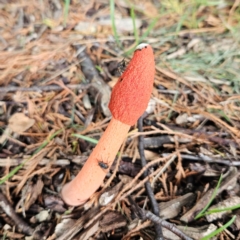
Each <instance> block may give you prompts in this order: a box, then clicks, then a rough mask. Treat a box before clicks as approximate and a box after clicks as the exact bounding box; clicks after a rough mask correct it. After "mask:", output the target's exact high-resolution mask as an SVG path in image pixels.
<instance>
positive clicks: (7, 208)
mask: <svg viewBox="0 0 240 240" xmlns="http://www.w3.org/2000/svg"><path fill="white" fill-rule="evenodd" d="M0 206H1V208H2V210H3V211H4V212H5V213H6V214H7V215H8V216H9V217H10V218H11V219H12V220H13V221H14V223H15V225H16V227H17V229H18V230H19V231H20V232H22V233H24V234H27V235H29V236H32V235H33V233H34V229H33V228H31V227H30V226H28V224H27V223H26V222H24V221H23V220H22V219H21V218H20V217H19V216H18V215H17V214H16V213H15V211H14V209H13V208H12V206H11V205H10V203H9V202H8V200H7V199H6V198H5V196H4V195H3V194H2V193H1V192H0Z"/></svg>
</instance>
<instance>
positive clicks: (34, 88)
mask: <svg viewBox="0 0 240 240" xmlns="http://www.w3.org/2000/svg"><path fill="white" fill-rule="evenodd" d="M89 86H90V84H68V85H66V87H67V88H70V89H76V90H79V89H87V88H89ZM62 89H63V87H61V86H59V85H47V86H32V87H16V86H7V87H1V88H0V92H16V91H21V92H39V91H44V92H49V91H58V90H62Z"/></svg>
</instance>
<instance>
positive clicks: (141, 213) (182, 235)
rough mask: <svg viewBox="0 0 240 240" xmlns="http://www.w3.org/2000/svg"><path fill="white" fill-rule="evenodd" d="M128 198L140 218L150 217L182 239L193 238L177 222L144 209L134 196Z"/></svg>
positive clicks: (190, 239) (189, 239) (188, 239)
mask: <svg viewBox="0 0 240 240" xmlns="http://www.w3.org/2000/svg"><path fill="white" fill-rule="evenodd" d="M128 200H129V202H130V204H131V207H132V209H133V211H134V213H135V214H136V215H137V216H138V218H140V219H142V220H146V219H149V220H150V221H152V222H154V223H155V224H160V225H162V226H163V227H165V228H167V229H168V230H170V231H171V232H173V233H174V234H176V235H177V236H178V237H180V238H181V239H184V240H193V239H192V238H190V237H188V236H187V235H186V234H185V233H183V232H182V231H180V230H179V229H178V228H177V227H176V225H175V224H172V223H169V222H167V221H165V220H163V219H161V218H160V217H158V216H156V215H154V214H153V213H151V212H150V211H144V210H143V209H141V208H140V207H139V206H138V205H137V204H136V203H135V202H134V201H133V199H132V197H130V196H129V197H128Z"/></svg>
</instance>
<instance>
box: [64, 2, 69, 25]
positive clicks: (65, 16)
mask: <svg viewBox="0 0 240 240" xmlns="http://www.w3.org/2000/svg"><path fill="white" fill-rule="evenodd" d="M69 5H70V0H65V1H64V22H63V25H64V27H66V25H67V18H68V11H69Z"/></svg>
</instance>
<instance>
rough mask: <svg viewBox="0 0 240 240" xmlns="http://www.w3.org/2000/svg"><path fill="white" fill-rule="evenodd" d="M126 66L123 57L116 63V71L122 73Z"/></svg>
mask: <svg viewBox="0 0 240 240" xmlns="http://www.w3.org/2000/svg"><path fill="white" fill-rule="evenodd" d="M126 68H127V62H126V61H125V58H124V59H123V60H122V61H121V62H119V63H118V66H117V70H118V72H119V73H120V75H122V74H123V72H124V71H125V70H126Z"/></svg>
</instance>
